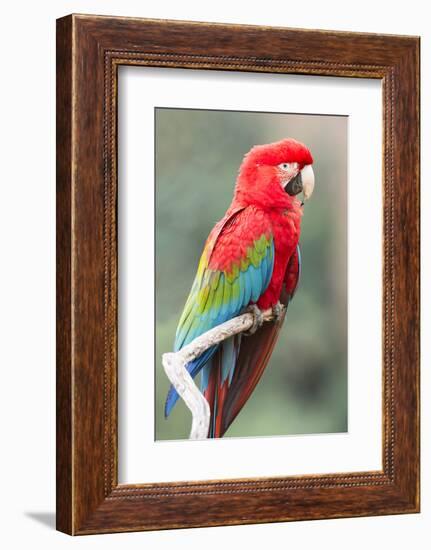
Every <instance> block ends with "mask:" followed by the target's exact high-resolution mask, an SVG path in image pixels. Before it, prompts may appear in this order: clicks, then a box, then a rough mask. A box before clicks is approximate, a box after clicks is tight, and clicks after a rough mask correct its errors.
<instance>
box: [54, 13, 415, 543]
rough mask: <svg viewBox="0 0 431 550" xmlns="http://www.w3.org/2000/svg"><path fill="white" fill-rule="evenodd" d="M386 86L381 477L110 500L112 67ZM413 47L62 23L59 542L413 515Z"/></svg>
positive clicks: (139, 490)
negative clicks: (370, 81) (65, 536)
mask: <svg viewBox="0 0 431 550" xmlns="http://www.w3.org/2000/svg"><path fill="white" fill-rule="evenodd" d="M124 64H127V65H142V66H157V67H159V66H163V67H183V68H192V69H202V68H205V69H219V70H220V69H221V70H227V71H255V72H264V73H265V72H267V73H273V72H277V73H294V74H313V75H327V76H328V75H329V76H334V77H337V76H350V77H355V78H376V79H381V80H382V82H383V96H384V109H383V111H384V121H383V125H384V162H383V166H384V174H383V177H384V254H383V257H384V265H383V273H384V277H383V284H384V293H383V294H384V300H383V301H384V303H383V312H382V314H383V358H384V359H383V363H384V364H383V405H384V411H383V418H384V424H383V442H382V451H383V470H382V471H372V472H359V473H358V472H356V473H355V472H353V473H346V474H334V475H331V474H328V475H311V476H293V477H287V478H283V479H280V478H276V479H271V478H261V479H238V480H224V481H223V480H215V481H208V482H187V483H157V484H146V485H134V486H131V485H118V481H117V386H116V383H117V355H116V344H117V324H116V307H117V287H116V276H117V263H116V262H117V255H116V196H117V180H116V150H117V136H116V101H117V98H116V90H117V68H118V66H119V65H124ZM418 430H419V39H418V38H417V37H404V36H382V35H375V34H354V33H341V32H327V31H305V30H296V29H285V28H269V27H253V26H238V25H222V24H206V23H191V22H180V21H157V20H144V19H128V18H113V17H95V16H81V15H71V16H68V17H65V18H62V19H59V20H58V21H57V528H58V529H59V530H61V531H64V532H66V533H69V534H87V533H102V532H113V531H134V530H147V529H165V528H174V527H197V526H210V525H227V524H240V523H260V522H273V521H289V520H297V519H317V518H336V517H346V516H365V515H377V514H398V513H410V512H418V511H419V433H418Z"/></svg>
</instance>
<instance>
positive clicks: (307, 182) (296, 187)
mask: <svg viewBox="0 0 431 550" xmlns="http://www.w3.org/2000/svg"><path fill="white" fill-rule="evenodd" d="M284 189H285V191H286V193H288V194H289V195H290V196H291V197H294V196H295V195H298V194H299V193H302V194H303V199H302V204H304V202H305V201H306V200H308V199H309V198H310V197H311V195H312V194H313V189H314V172H313V168H312V167H311V164H307V166H304V168H303V169H302V170H301V171H300V172H298V173H297V174H296V176H295V177H294V178H292V179H291V180H290V181H289V183H288V184H287V185H286V187H285V188H284Z"/></svg>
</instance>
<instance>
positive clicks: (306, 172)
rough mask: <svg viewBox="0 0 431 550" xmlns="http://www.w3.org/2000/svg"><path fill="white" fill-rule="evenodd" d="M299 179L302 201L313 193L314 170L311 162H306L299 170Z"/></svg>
mask: <svg viewBox="0 0 431 550" xmlns="http://www.w3.org/2000/svg"><path fill="white" fill-rule="evenodd" d="M301 179H302V193H303V197H304V198H303V202H305V201H306V200H308V199H309V198H310V197H311V195H312V194H313V189H314V172H313V168H312V167H311V164H307V165H306V166H304V168H303V169H302V170H301Z"/></svg>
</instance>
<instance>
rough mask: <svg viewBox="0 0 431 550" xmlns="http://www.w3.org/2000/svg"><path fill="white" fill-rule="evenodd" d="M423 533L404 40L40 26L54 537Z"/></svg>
mask: <svg viewBox="0 0 431 550" xmlns="http://www.w3.org/2000/svg"><path fill="white" fill-rule="evenodd" d="M418 511H419V38H417V37H410V36H393V35H391V36H389V35H377V34H358V33H342V32H332V31H314V30H313V31H312V30H297V29H289V28H272V27H258V26H242V25H224V24H214V23H192V22H182V21H158V20H150V19H129V18H116V17H99V16H90V15H70V16H67V17H64V18H62V19H59V20H58V21H57V529H59V530H60V531H63V532H65V533H68V534H71V535H78V534H92V533H107V532H119V531H139V530H150V529H168V528H184V527H200V526H215V525H233V524H244V523H263V522H274V521H291V520H304V519H319V518H338V517H351V516H366V515H384V514H399V513H414V512H418Z"/></svg>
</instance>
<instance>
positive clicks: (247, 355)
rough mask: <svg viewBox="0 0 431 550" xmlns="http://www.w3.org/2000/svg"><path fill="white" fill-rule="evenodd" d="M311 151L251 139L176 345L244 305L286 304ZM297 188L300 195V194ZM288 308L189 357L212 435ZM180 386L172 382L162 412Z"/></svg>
mask: <svg viewBox="0 0 431 550" xmlns="http://www.w3.org/2000/svg"><path fill="white" fill-rule="evenodd" d="M312 163H313V158H312V156H311V153H310V151H309V150H308V149H307V147H306V146H305V145H303V144H302V143H300V142H298V141H296V140H294V139H291V138H287V139H283V140H281V141H278V142H276V143H271V144H268V145H257V146H255V147H253V148H252V149H251V150H250V151H249V152H248V153H247V154H246V155H245V157H244V159H243V162H242V164H241V166H240V169H239V173H238V177H237V181H236V185H235V192H234V197H233V200H232V203H231V205H230V207H229V208H228V210H227V212H226V214H225V215H224V217H223V218H222V219H221V220H220V221H219V222H218V223H217V224H216V225H215V227H214V228H213V230H212V231H211V233H210V235H209V237H208V239H207V241H206V243H205V247H204V250H203V252H202V256H201V259H200V261H199V265H198V269H197V273H196V277H195V280H194V282H193V285H192V288H191V291H190V294H189V297H188V299H187V301H186V304H185V307H184V310H183V313H182V315H181V318H180V321H179V323H178V328H177V332H176V336H175V344H174V351H178V350H180V349H181V348H182V347H183V346H185V345H187V344H189V343H190V342H191V341H192V340H194V339H195V338H197V337H198V336H200V335H201V334H203V333H205V332H207V331H208V330H210V329H211V328H213V327H215V326H217V325H220V324H221V323H224V322H225V321H227V320H229V319H232V318H233V317H236V316H237V315H240V314H241V313H243V312H244V311H245V310H246V309H247V307H249V306H250V305H252V304H255V305H257V307H259V308H260V309H261V310H265V309H268V308H270V307H274V306H277V304H278V303H279V302H281V303H282V304H284V305H286V306H287V305H288V304H289V302H290V300H291V299H292V297H293V295H294V293H295V290H296V287H297V285H298V281H299V276H300V270H301V257H300V251H299V245H298V242H299V237H300V232H301V218H302V214H303V208H302V206H303V204H304V202H305V201H306V200H307V199H309V198H310V196H311V194H312V193H313V189H314V174H313V169H312V166H311V165H312ZM300 193H302V195H303V200H302V202H301V201H300V200H299V199H298V198H297V196H298V195H299V194H300ZM285 313H286V311H285V310H284V313H282V314H281V315H280V316H279V317H278V318H276V319H275V320H274V321H270V322H267V323H264V324H263V325H262V326H261V327H260V328H258V330H257V331H256V332H255V333H254V334H252V335H249V336H245V335H243V334H242V335H241V334H240V335H237V336H232V337H230V338H228V339H227V340H225V341H224V342H223V343H221V344H219V345H216V346H213V347H212V348H210V349H208V350H207V351H205V352H204V353H203V354H202V355H201V356H200V357H198V358H197V359H196V360H194V361H192V362H191V363H189V364H188V365H187V370H188V372H189V373H190V375H191V376H192V377H193V378H194V377H195V376H196V375H197V374H198V373H199V372H200V371H202V377H201V391H202V392H203V394H204V396H205V398H206V400H207V401H208V403H209V405H210V409H211V421H210V433H209V437H222V436H223V435H224V433H225V432H226V430H227V429H228V427H229V426H230V424H231V423H232V421H233V420H234V419H235V417H236V416H237V414H238V413H239V411H240V410H241V409H242V407H243V406H244V404H245V402H246V401H247V399H248V398H249V397H250V395H251V393H252V392H253V390H254V388H255V387H256V384H257V383H258V381H259V380H260V377H261V375H262V373H263V371H264V369H265V367H266V365H267V364H268V361H269V359H270V357H271V353H272V350H273V348H274V346H275V343H276V341H277V338H278V335H279V332H280V329H281V326H282V323H283V321H284V317H285ZM177 400H178V394H177V392H176V390H175V388H173V387H172V386H171V388H170V390H169V392H168V396H167V399H166V404H165V416H166V417H167V416H168V415H169V414H170V412H171V410H172V408H173V406H174V405H175V403H176V401H177Z"/></svg>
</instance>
